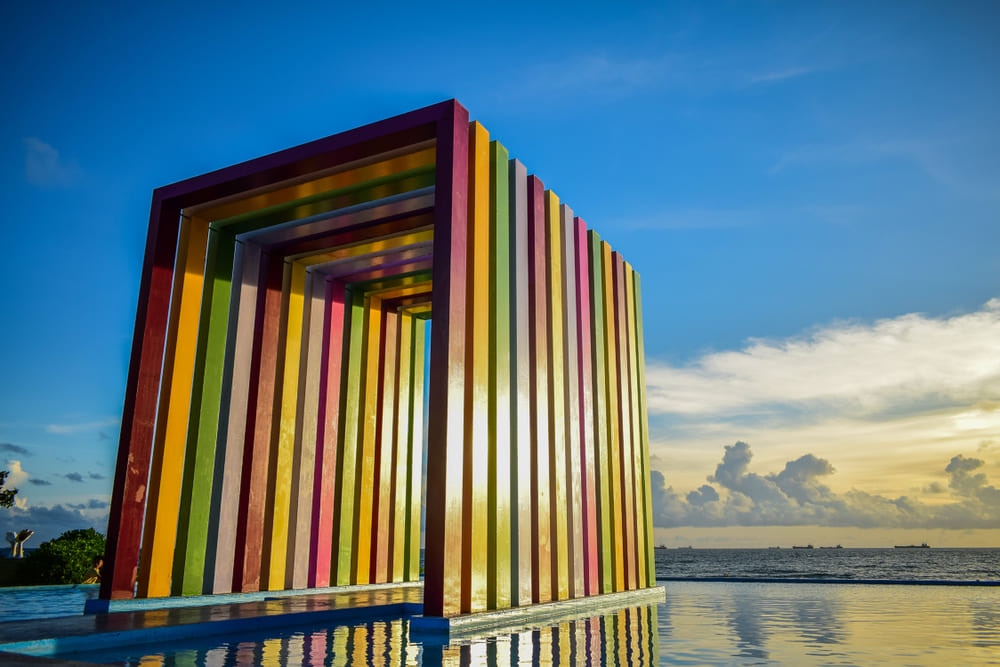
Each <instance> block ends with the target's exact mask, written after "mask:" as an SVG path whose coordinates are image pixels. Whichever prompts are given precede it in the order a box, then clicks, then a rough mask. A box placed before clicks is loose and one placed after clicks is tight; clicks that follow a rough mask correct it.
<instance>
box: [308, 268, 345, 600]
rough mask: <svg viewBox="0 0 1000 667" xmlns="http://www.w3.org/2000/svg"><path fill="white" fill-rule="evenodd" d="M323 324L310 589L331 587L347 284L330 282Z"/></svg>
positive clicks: (327, 288) (327, 286)
mask: <svg viewBox="0 0 1000 667" xmlns="http://www.w3.org/2000/svg"><path fill="white" fill-rule="evenodd" d="M323 317H324V322H323V332H324V333H323V337H324V339H325V340H324V341H323V356H322V361H321V363H322V366H323V368H324V369H326V372H325V373H324V374H323V375H322V376H321V377H320V387H319V405H320V414H319V418H318V421H319V423H318V424H317V429H316V474H315V476H314V478H313V485H314V488H313V523H312V539H311V547H310V550H309V585H310V586H312V587H317V588H319V587H323V586H329V585H330V564H331V558H332V555H333V499H334V497H335V492H336V484H337V431H338V426H339V424H340V380H341V378H340V373H341V361H342V357H343V347H344V284H343V283H340V282H336V281H333V280H328V281H327V284H326V310H325V312H324V316H323Z"/></svg>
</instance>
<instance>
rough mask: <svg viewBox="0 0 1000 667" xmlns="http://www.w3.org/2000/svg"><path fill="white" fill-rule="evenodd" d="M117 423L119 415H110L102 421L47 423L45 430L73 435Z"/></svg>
mask: <svg viewBox="0 0 1000 667" xmlns="http://www.w3.org/2000/svg"><path fill="white" fill-rule="evenodd" d="M115 424H118V418H117V417H108V418H107V419H102V420H100V421H92V422H82V423H77V424H46V425H45V432H46V433H54V434H56V435H71V434H74V433H83V432H86V431H96V430H98V429H102V428H104V427H105V426H113V425H115Z"/></svg>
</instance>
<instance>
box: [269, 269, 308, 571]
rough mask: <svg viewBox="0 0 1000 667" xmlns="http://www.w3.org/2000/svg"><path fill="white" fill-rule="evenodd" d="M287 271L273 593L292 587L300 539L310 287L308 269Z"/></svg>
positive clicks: (279, 370)
mask: <svg viewBox="0 0 1000 667" xmlns="http://www.w3.org/2000/svg"><path fill="white" fill-rule="evenodd" d="M284 271H285V281H286V284H285V285H283V287H282V316H281V321H280V322H279V325H278V326H279V338H278V346H279V347H280V349H279V351H278V357H277V359H276V366H275V373H276V375H275V384H276V385H278V383H280V392H281V393H280V394H279V395H278V396H275V403H274V404H273V405H274V407H273V408H272V409H273V410H274V411H275V412H277V413H278V414H277V415H275V416H274V417H272V419H274V418H275V417H277V424H276V426H277V429H276V430H277V433H276V434H275V435H274V436H272V444H271V448H272V449H271V455H270V466H269V468H270V472H269V478H270V479H271V480H273V482H271V483H272V484H273V487H274V491H273V495H272V497H271V500H270V502H269V503H268V510H267V516H268V517H269V523H270V524H271V525H270V531H269V534H268V535H265V537H264V562H265V563H266V568H265V571H266V577H267V579H266V585H267V589H268V590H272V591H275V590H282V589H283V588H286V587H288V585H289V584H290V583H291V582H290V581H286V577H285V575H286V570H287V563H288V561H287V557H288V551H287V546H286V545H287V543H288V541H289V540H290V539H291V540H293V541H294V535H292V534H290V531H289V524H290V523H291V522H293V521H294V517H292V516H291V506H292V488H293V483H292V471H293V470H294V466H293V462H294V459H295V441H296V437H295V426H296V413H297V411H298V407H299V370H300V361H301V354H302V328H303V321H302V320H303V315H304V310H305V287H306V270H305V267H304V266H303V265H302V264H300V263H298V262H285V266H284ZM276 389H277V387H276ZM272 428H273V427H272ZM275 436H276V437H275Z"/></svg>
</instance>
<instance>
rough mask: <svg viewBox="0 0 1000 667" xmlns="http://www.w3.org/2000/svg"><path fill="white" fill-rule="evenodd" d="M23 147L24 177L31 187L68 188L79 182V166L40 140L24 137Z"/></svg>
mask: <svg viewBox="0 0 1000 667" xmlns="http://www.w3.org/2000/svg"><path fill="white" fill-rule="evenodd" d="M24 147H25V162H24V176H25V178H26V179H27V181H28V182H29V183H31V184H32V185H39V186H42V187H69V186H71V185H73V184H75V183H76V182H77V181H78V180H79V178H80V176H81V173H82V172H81V170H80V167H79V165H78V164H76V163H75V162H73V161H71V160H66V159H65V158H63V157H62V156H61V155H60V154H59V151H58V150H56V149H55V148H53V147H52V146H50V145H49V144H47V143H45V142H44V141H42V140H41V139H37V138H35V137H26V138H25V139H24Z"/></svg>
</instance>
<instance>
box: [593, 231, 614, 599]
mask: <svg viewBox="0 0 1000 667" xmlns="http://www.w3.org/2000/svg"><path fill="white" fill-rule="evenodd" d="M587 242H588V246H589V250H590V290H591V292H590V315H591V327H592V329H591V334H592V341H593V344H592V348H591V350H592V355H593V363H594V426H593V429H594V449H595V450H596V451H597V470H596V477H597V480H596V482H597V489H596V493H597V525H598V545H599V546H598V551H597V554H598V557H599V560H600V562H599V568H600V582H601V583H600V592H601V593H610V592H611V591H612V590H613V588H614V585H613V581H614V574H613V569H612V553H613V550H614V549H615V548H616V544H615V543H614V540H613V539H612V534H611V530H612V529H611V510H612V508H611V480H610V479H609V478H608V470H609V468H610V463H609V455H608V448H609V446H610V443H609V440H608V389H607V383H606V380H605V363H606V362H605V348H606V346H607V343H606V341H605V338H606V336H605V326H604V320H605V317H606V314H605V299H604V289H605V288H604V255H603V253H602V252H601V246H602V243H601V237H600V236H599V235H598V234H597V232H595V231H593V230H591V231H590V232H589V233H588V235H587Z"/></svg>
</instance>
